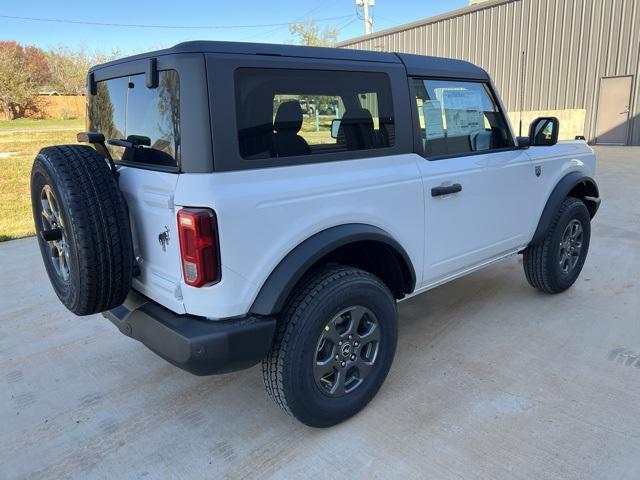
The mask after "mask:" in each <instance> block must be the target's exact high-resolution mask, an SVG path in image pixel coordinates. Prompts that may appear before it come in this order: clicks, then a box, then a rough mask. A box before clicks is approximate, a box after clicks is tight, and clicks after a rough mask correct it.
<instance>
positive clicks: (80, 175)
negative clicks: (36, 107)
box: [31, 145, 133, 315]
mask: <svg viewBox="0 0 640 480" xmlns="http://www.w3.org/2000/svg"><path fill="white" fill-rule="evenodd" d="M31 204H32V210H33V216H34V222H35V230H36V236H37V238H38V244H39V246H40V252H41V253H42V258H43V260H44V264H45V268H46V270H47V274H48V276H49V279H50V281H51V284H52V285H53V288H54V290H55V292H56V294H57V295H58V298H60V300H61V301H62V303H63V304H64V305H65V306H66V307H67V308H68V309H69V310H71V311H72V312H73V313H75V314H77V315H89V314H92V313H98V312H102V311H104V310H109V309H111V308H113V307H116V306H118V305H120V304H121V303H122V302H123V301H124V299H125V297H126V296H127V293H128V291H129V288H130V286H131V274H132V263H133V253H132V245H131V235H130V232H129V223H128V215H127V210H126V205H125V202H124V199H123V198H122V196H121V194H120V191H119V190H118V185H117V183H116V180H115V178H114V176H113V174H112V172H111V170H110V169H109V167H108V165H107V163H106V161H105V159H104V158H102V157H101V156H100V155H99V154H98V153H97V152H96V151H95V150H94V149H93V148H91V147H87V146H83V145H64V146H56V147H47V148H43V149H42V150H41V151H40V153H38V156H37V157H36V159H35V160H34V162H33V168H32V170H31Z"/></svg>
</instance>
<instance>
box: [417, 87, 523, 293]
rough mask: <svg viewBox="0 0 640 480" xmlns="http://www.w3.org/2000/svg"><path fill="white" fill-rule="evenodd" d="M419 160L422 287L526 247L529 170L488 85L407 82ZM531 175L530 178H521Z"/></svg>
mask: <svg viewBox="0 0 640 480" xmlns="http://www.w3.org/2000/svg"><path fill="white" fill-rule="evenodd" d="M413 91H414V95H415V99H416V106H417V117H418V119H419V132H420V136H421V138H422V146H423V149H424V156H425V160H424V161H423V162H421V164H420V171H421V175H422V180H423V185H424V196H425V272H424V285H425V286H429V285H434V284H437V283H440V282H443V281H445V280H446V279H447V278H449V277H451V276H455V275H457V274H460V273H462V272H464V271H466V270H469V269H472V268H474V267H476V266H480V265H482V264H483V263H485V262H488V261H490V260H492V259H493V258H497V257H499V256H501V255H503V254H505V253H508V252H510V251H511V250H513V249H514V248H516V247H518V246H519V245H521V244H523V243H525V242H526V236H527V234H528V230H529V229H528V223H527V222H528V221H529V216H528V215H527V214H526V213H525V212H523V211H522V210H523V209H524V210H526V209H527V203H528V202H529V203H530V198H531V197H530V195H529V194H530V193H531V192H529V190H531V189H533V187H534V185H533V182H527V181H526V180H524V179H525V178H526V176H527V175H528V174H529V173H531V177H532V178H533V169H532V167H531V161H530V159H529V157H528V156H527V155H526V153H525V152H524V151H521V150H516V149H515V145H514V141H513V136H512V133H511V130H510V128H509V126H508V123H507V121H506V119H505V117H504V114H503V113H502V111H501V108H500V106H499V104H498V102H497V100H496V98H495V96H494V95H493V93H492V90H491V88H490V86H489V84H488V83H485V82H480V81H467V80H460V81H458V80H442V79H425V78H414V79H413ZM529 170H531V172H529Z"/></svg>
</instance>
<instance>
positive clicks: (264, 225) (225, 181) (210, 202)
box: [175, 154, 424, 318]
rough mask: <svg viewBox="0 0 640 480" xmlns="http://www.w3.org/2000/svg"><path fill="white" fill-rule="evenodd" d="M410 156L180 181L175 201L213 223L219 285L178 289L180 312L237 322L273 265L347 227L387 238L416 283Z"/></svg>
mask: <svg viewBox="0 0 640 480" xmlns="http://www.w3.org/2000/svg"><path fill="white" fill-rule="evenodd" d="M418 159H419V157H418V156H417V155H415V154H401V155H389V156H383V157H374V158H366V159H357V160H348V161H341V162H330V163H318V164H310V165H299V166H288V167H279V168H265V169H256V170H242V171H235V172H221V173H214V174H206V175H200V174H184V175H180V177H179V181H178V185H177V189H176V196H175V201H176V205H181V206H206V207H210V208H212V209H214V210H215V212H216V215H217V217H218V228H219V235H220V248H221V260H222V268H223V271H222V281H221V282H220V283H219V284H217V285H214V286H211V287H205V288H200V289H196V288H192V287H189V286H185V285H183V287H182V289H183V292H182V293H183V299H184V305H185V308H186V310H187V311H188V312H189V313H192V314H195V315H204V316H207V317H209V318H223V317H229V316H236V315H243V314H245V313H246V312H247V311H248V310H249V308H250V306H251V304H252V303H253V301H254V299H255V298H256V296H257V294H258V292H259V289H260V288H261V286H262V284H263V283H264V281H265V280H266V279H267V277H268V276H269V274H270V273H271V272H272V271H273V269H274V268H275V267H276V266H277V265H278V263H279V262H280V261H281V260H282V259H283V258H284V257H285V256H286V255H287V254H288V253H289V252H290V251H291V250H292V249H293V248H295V247H296V246H297V245H298V244H300V243H301V242H302V241H304V240H306V239H307V238H309V237H310V236H312V235H314V234H315V233H318V232H320V231H322V230H324V229H327V228H330V227H333V226H336V225H343V224H347V223H366V224H369V225H373V226H376V227H379V228H381V229H383V230H385V231H386V232H388V233H389V234H390V235H391V236H392V237H393V238H395V239H396V240H397V241H398V242H399V243H400V244H401V245H402V246H403V247H404V248H405V250H406V251H407V254H408V255H409V257H410V258H411V261H412V262H413V265H414V268H415V271H416V275H417V276H418V278H417V281H418V282H420V281H421V275H422V273H421V272H422V262H423V234H422V232H423V231H424V198H423V188H422V182H421V180H420V177H419V174H418V167H417V160H418Z"/></svg>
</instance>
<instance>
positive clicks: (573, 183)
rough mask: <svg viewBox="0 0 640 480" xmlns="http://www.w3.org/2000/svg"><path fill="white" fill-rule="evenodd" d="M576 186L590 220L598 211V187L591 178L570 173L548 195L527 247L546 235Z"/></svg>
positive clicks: (581, 174)
mask: <svg viewBox="0 0 640 480" xmlns="http://www.w3.org/2000/svg"><path fill="white" fill-rule="evenodd" d="M578 186H580V187H581V192H583V194H582V195H580V198H581V199H582V200H583V201H584V202H585V203H587V207H588V209H589V213H590V215H591V218H593V217H594V216H595V214H596V212H597V211H598V207H599V206H600V193H599V190H598V185H597V184H596V182H595V180H594V179H593V178H591V177H589V176H587V175H584V174H583V173H581V172H571V173H569V174H567V175H565V176H564V177H562V179H561V180H560V181H559V182H558V184H557V185H556V186H555V188H554V189H553V191H552V192H551V195H549V199H548V200H547V204H546V205H545V206H544V209H543V210H542V215H541V216H540V220H539V221H538V227H537V228H536V231H535V233H534V234H533V238H532V239H531V242H529V245H535V244H537V243H539V242H540V241H542V239H543V238H544V236H545V235H546V234H547V231H548V230H549V227H550V226H551V222H552V221H553V217H554V216H555V214H556V212H557V211H558V209H559V208H560V205H561V204H562V202H563V201H564V199H565V198H567V196H569V193H570V192H571V191H572V190H573V189H574V188H576V187H578Z"/></svg>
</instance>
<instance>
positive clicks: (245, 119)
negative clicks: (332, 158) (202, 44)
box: [236, 68, 395, 159]
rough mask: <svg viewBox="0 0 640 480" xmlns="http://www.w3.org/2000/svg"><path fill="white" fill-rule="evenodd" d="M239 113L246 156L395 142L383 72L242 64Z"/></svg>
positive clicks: (318, 151)
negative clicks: (299, 68)
mask: <svg viewBox="0 0 640 480" xmlns="http://www.w3.org/2000/svg"><path fill="white" fill-rule="evenodd" d="M236 112H237V123H238V142H239V147H240V154H241V155H242V157H243V158H245V159H265V158H267V159H268V158H280V157H293V156H302V155H304V156H306V155H312V154H324V153H334V152H349V151H355V150H367V149H380V148H386V147H391V146H393V144H394V143H395V126H394V118H393V104H392V100H391V86H390V82H389V77H388V76H387V75H386V74H384V73H372V72H344V71H327V70H288V69H264V68H240V69H238V70H237V71H236Z"/></svg>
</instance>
